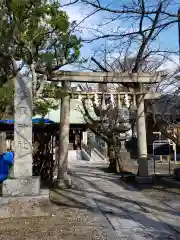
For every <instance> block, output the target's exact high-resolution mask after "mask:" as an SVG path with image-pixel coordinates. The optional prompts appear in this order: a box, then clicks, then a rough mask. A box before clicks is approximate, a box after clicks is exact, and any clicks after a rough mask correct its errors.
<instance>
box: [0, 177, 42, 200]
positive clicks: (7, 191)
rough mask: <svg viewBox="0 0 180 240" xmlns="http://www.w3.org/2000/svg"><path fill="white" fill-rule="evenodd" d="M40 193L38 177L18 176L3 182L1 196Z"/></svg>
mask: <svg viewBox="0 0 180 240" xmlns="http://www.w3.org/2000/svg"><path fill="white" fill-rule="evenodd" d="M39 193H40V178H39V177H20V178H15V179H7V180H6V181H4V182H3V188H2V196H3V197H21V196H36V195H39Z"/></svg>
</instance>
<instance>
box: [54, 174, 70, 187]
mask: <svg viewBox="0 0 180 240" xmlns="http://www.w3.org/2000/svg"><path fill="white" fill-rule="evenodd" d="M55 186H56V187H58V188H60V189H67V188H71V187H72V181H71V177H70V176H68V177H66V178H64V179H56V180H55Z"/></svg>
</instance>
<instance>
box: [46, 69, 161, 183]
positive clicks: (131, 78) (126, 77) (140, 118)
mask: <svg viewBox="0 0 180 240" xmlns="http://www.w3.org/2000/svg"><path fill="white" fill-rule="evenodd" d="M160 79H161V76H160V73H154V74H149V73H138V74H130V73H118V72H108V73H107V72H105V73H104V72H70V71H59V72H56V73H54V75H53V76H52V79H51V80H50V81H55V82H62V88H63V89H64V91H68V90H69V88H70V85H71V82H81V83H85V82H86V83H98V84H107V83H119V84H123V83H129V84H132V83H134V84H135V85H136V88H135V89H134V94H135V96H136V105H137V120H136V125H137V141H138V163H139V176H138V180H139V181H144V182H145V181H148V180H149V179H148V177H149V173H148V161H147V140H146V122H145V112H144V99H155V98H158V97H159V94H157V93H152V92H147V93H145V89H144V85H145V84H154V83H157V82H159V81H160ZM127 94H128V92H127ZM131 94H132V93H131ZM69 111H70V96H69V95H66V96H64V97H62V99H61V119H60V121H61V129H60V144H61V145H60V153H59V162H60V166H59V167H60V168H59V173H58V185H59V186H64V185H66V186H67V185H69V184H70V179H69V177H68V174H67V170H68V160H67V158H68V143H69ZM61 140H62V141H61Z"/></svg>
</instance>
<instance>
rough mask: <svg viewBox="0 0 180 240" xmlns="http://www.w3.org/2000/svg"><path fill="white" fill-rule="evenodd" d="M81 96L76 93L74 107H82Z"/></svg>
mask: <svg viewBox="0 0 180 240" xmlns="http://www.w3.org/2000/svg"><path fill="white" fill-rule="evenodd" d="M81 103H82V96H81V95H78V102H77V103H76V107H77V108H82V105H81Z"/></svg>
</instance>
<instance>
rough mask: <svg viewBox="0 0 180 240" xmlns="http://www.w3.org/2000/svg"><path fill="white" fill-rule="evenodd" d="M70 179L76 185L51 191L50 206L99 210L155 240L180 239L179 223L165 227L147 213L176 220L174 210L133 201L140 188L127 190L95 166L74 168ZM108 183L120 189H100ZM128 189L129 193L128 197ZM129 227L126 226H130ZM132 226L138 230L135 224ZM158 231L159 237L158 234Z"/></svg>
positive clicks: (117, 178)
mask: <svg viewBox="0 0 180 240" xmlns="http://www.w3.org/2000/svg"><path fill="white" fill-rule="evenodd" d="M71 176H72V178H74V180H73V182H74V183H75V184H74V186H73V188H72V189H68V190H60V189H56V188H54V189H51V191H50V200H51V201H52V202H53V203H55V204H58V205H59V206H67V207H72V208H76V207H78V208H82V209H88V210H90V211H92V212H96V211H100V212H101V213H102V214H103V215H104V216H105V217H106V218H108V217H107V216H110V219H112V218H114V219H115V218H116V221H118V220H117V219H119V220H121V222H122V220H123V222H128V221H131V224H132V222H133V223H138V224H139V226H140V228H143V229H144V230H145V231H146V232H147V233H148V234H150V235H152V236H155V239H158V240H160V239H166V237H167V236H168V238H167V239H180V235H179V233H180V227H179V225H178V224H179V223H180V222H179V223H177V225H174V224H170V225H169V226H168V225H167V224H165V223H164V222H163V221H162V219H161V220H160V219H158V217H155V216H154V215H151V214H150V213H151V210H152V211H156V212H161V213H163V214H168V215H169V216H171V217H172V218H179V217H180V213H179V212H178V211H174V209H171V208H164V207H162V206H161V205H157V204H153V202H152V204H150V203H147V202H145V201H143V199H139V200H137V199H135V200H133V193H134V194H136V193H140V192H141V191H142V189H140V188H139V189H138V188H131V189H128V188H127V187H125V186H124V185H122V184H121V182H120V179H119V176H117V175H113V174H111V173H108V172H107V170H105V169H103V168H101V167H98V166H95V167H92V166H91V167H89V166H87V167H86V166H82V167H81V166H79V167H76V169H75V171H72V172H71ZM76 176H78V178H77V177H76ZM93 179H94V180H93ZM107 181H108V182H109V183H113V184H116V188H118V186H121V187H119V191H118V190H117V189H116V190H115V189H112V188H111V184H110V186H109V187H108V186H106V187H105V190H103V182H107ZM112 186H115V185H112ZM122 186H124V187H123V190H121V189H122ZM155 187H156V186H155ZM127 190H128V192H129V191H130V196H128V194H129V193H127ZM167 191H169V190H167ZM121 192H122V194H121ZM131 193H132V196H131ZM170 193H171V192H170ZM144 200H145V199H144ZM110 222H111V221H110ZM111 224H112V222H111ZM131 224H130V225H129V227H133V226H131ZM112 225H113V224H112ZM126 227H127V226H126ZM134 227H137V226H136V224H135V225H134ZM160 232H161V234H159V233H160ZM170 233H172V235H171V236H170V235H169V234H170ZM166 235H167V236H166ZM177 235H178V236H177Z"/></svg>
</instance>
